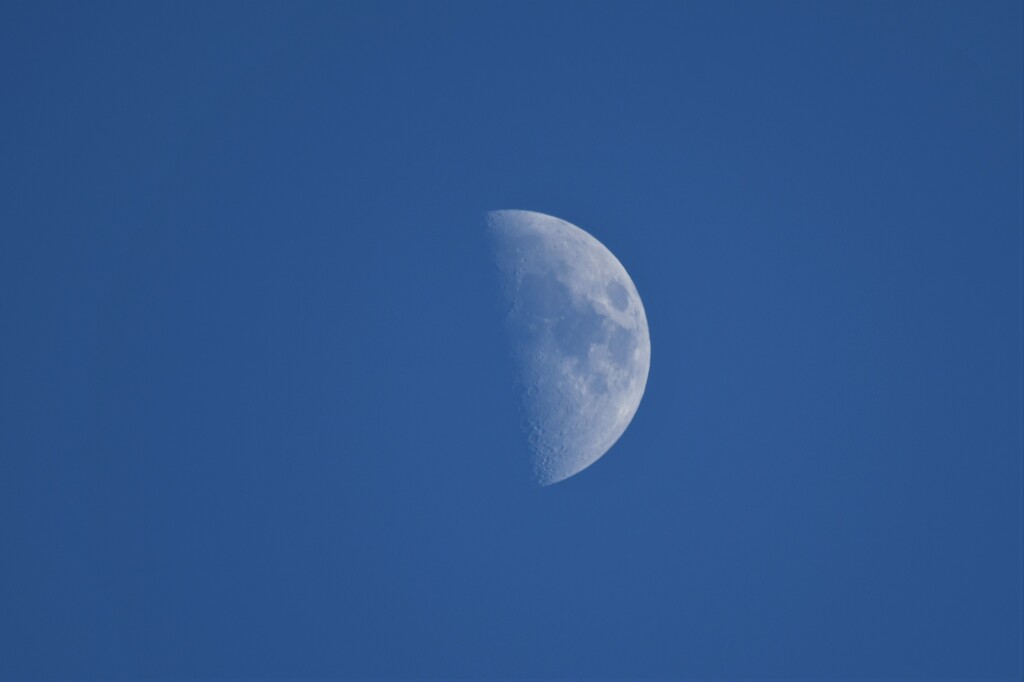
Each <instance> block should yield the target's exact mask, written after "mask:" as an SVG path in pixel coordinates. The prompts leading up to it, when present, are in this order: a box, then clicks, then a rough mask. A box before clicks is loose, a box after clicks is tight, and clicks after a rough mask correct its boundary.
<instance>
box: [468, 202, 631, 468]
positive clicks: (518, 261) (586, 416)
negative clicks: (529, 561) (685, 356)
mask: <svg viewBox="0 0 1024 682" xmlns="http://www.w3.org/2000/svg"><path fill="white" fill-rule="evenodd" d="M487 224H488V227H489V229H490V231H491V235H492V237H493V243H494V245H495V249H494V253H495V260H496V262H497V265H498V269H499V272H500V273H501V281H502V286H503V289H504V293H505V296H506V300H507V302H508V304H509V306H508V314H507V319H506V326H507V329H508V332H509V334H510V336H511V339H512V349H513V354H514V357H515V359H516V364H517V366H518V368H519V383H520V384H521V389H522V405H523V415H524V417H525V420H524V421H525V425H526V430H527V438H528V443H529V448H530V451H531V454H532V464H533V474H534V476H535V479H536V481H537V482H538V483H539V484H540V485H550V484H551V483H557V482H558V481H561V480H564V479H566V478H569V477H570V476H572V475H574V474H577V473H579V472H580V471H582V470H583V469H585V468H587V467H588V466H590V465H591V464H593V463H594V462H595V461H596V460H597V459H598V458H600V457H601V456H602V455H603V454H604V453H605V452H607V451H608V449H609V448H611V446H612V445H614V444H615V441H617V440H618V439H619V436H621V435H622V433H623V432H624V431H625V430H626V427H627V426H629V423H630V421H631V420H632V419H633V415H634V414H636V410H637V407H638V406H639V405H640V398H641V397H642V396H643V394H644V388H645V387H646V385H647V373H648V371H649V369H650V365H651V339H650V334H649V332H648V329H647V316H646V314H645V313H644V307H643V304H642V303H641V302H640V295H639V294H638V293H637V290H636V287H635V286H634V285H633V280H631V279H630V278H629V275H628V274H627V273H626V269H625V268H623V267H622V264H621V263H619V261H618V259H616V258H615V256H614V255H612V253H611V251H609V250H608V249H606V248H605V247H604V245H602V244H601V242H599V241H597V240H596V239H594V237H592V236H590V235H589V234H588V233H586V232H584V231H583V230H581V229H580V228H578V227H576V226H575V225H571V224H569V223H567V222H565V221H564V220H559V219H558V218H554V217H552V216H549V215H545V214H543V213H535V212H533V211H492V212H490V213H488V214H487Z"/></svg>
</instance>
